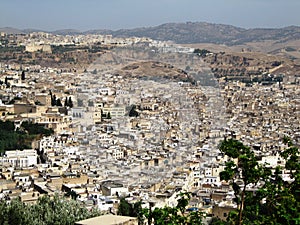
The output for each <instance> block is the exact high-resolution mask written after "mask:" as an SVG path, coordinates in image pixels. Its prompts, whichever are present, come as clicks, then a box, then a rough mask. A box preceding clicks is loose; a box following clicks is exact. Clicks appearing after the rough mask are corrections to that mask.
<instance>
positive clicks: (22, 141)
mask: <svg viewBox="0 0 300 225" xmlns="http://www.w3.org/2000/svg"><path fill="white" fill-rule="evenodd" d="M51 134H53V130H49V129H46V128H44V127H43V126H41V125H38V124H33V123H28V122H23V123H22V126H21V129H18V130H16V129H15V125H14V123H13V122H11V121H0V152H1V151H4V150H14V149H21V150H22V149H25V148H31V142H32V140H33V139H34V138H36V137H37V136H40V135H46V136H49V135H51Z"/></svg>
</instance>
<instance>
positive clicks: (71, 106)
mask: <svg viewBox="0 0 300 225" xmlns="http://www.w3.org/2000/svg"><path fill="white" fill-rule="evenodd" d="M68 106H69V107H70V108H73V101H72V98H71V97H69V100H68Z"/></svg>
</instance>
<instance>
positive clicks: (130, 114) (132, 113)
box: [129, 105, 139, 117]
mask: <svg viewBox="0 0 300 225" xmlns="http://www.w3.org/2000/svg"><path fill="white" fill-rule="evenodd" d="M129 116H130V117H138V116H139V113H138V112H137V111H136V106H135V105H133V106H132V107H131V109H130V111H129Z"/></svg>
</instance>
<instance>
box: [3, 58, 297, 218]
mask: <svg viewBox="0 0 300 225" xmlns="http://www.w3.org/2000/svg"><path fill="white" fill-rule="evenodd" d="M199 60H200V59H199ZM22 69H23V71H25V79H24V77H23V79H21V73H22V71H20V70H17V69H15V68H11V67H9V66H7V65H1V68H0V70H1V74H0V76H1V77H0V80H1V81H2V82H1V83H2V84H1V86H0V97H1V98H0V110H1V114H0V117H1V120H11V121H14V122H15V124H20V123H22V122H23V121H31V122H34V123H38V124H42V125H44V126H45V127H47V128H51V129H53V130H54V135H52V136H48V137H42V138H41V139H40V140H37V141H35V142H33V144H32V149H26V150H22V151H21V150H19V149H16V150H14V151H6V152H5V153H4V154H2V156H1V157H0V165H1V170H0V178H1V179H0V192H1V193H0V198H1V199H6V200H10V199H13V198H17V197H19V198H21V200H22V201H24V202H35V201H36V200H37V198H38V197H39V196H41V195H44V194H47V195H54V194H57V193H58V194H61V195H66V194H67V195H71V194H75V195H76V198H77V200H78V201H81V202H82V203H83V204H85V205H86V207H98V208H99V209H100V210H103V211H110V212H113V213H115V212H116V211H115V210H116V208H117V205H118V202H119V197H120V196H126V197H127V200H128V201H129V202H135V201H139V200H141V201H142V202H143V206H144V207H149V205H150V204H151V203H155V207H163V206H165V205H168V206H175V205H176V196H177V194H178V193H179V192H180V191H190V192H192V198H191V201H190V203H189V208H191V209H195V208H196V209H198V210H202V211H204V212H206V213H207V214H208V215H213V216H217V217H219V218H226V216H227V215H228V212H229V211H230V210H232V209H234V208H235V207H236V205H235V203H234V201H233V199H234V194H233V191H232V189H231V187H230V185H229V184H228V183H227V182H224V181H221V180H220V178H219V173H220V172H221V171H222V170H223V169H224V165H225V162H226V160H227V158H226V157H224V155H223V154H222V153H221V152H220V151H219V150H218V144H219V143H220V141H222V140H223V138H224V136H230V137H233V138H236V139H239V140H241V141H242V142H244V143H245V144H247V145H249V146H251V147H252V148H253V149H254V150H255V151H256V153H257V154H259V155H260V156H261V163H269V165H270V166H276V165H284V160H283V159H281V158H280V156H279V154H278V152H279V151H281V150H282V149H284V148H285V147H286V146H285V145H284V144H283V143H282V142H281V141H280V138H282V137H283V136H284V135H289V136H291V137H292V138H293V139H294V140H295V141H299V134H300V133H299V121H300V120H299V115H300V114H299V110H300V99H299V98H298V97H299V96H300V95H299V89H298V88H297V86H295V85H294V84H281V83H276V84H272V85H270V86H264V85H259V84H257V85H253V86H251V87H249V86H245V85H244V84H243V83H240V82H228V83H224V84H223V85H224V87H218V86H201V83H197V82H196V83H191V82H178V81H175V80H167V81H166V80H162V81H158V80H151V79H137V78H130V77H126V78H125V77H123V76H122V75H120V74H115V73H113V71H109V72H108V71H105V72H102V71H101V70H98V71H96V72H95V73H91V72H89V71H87V72H85V73H81V74H74V73H62V72H60V71H59V69H53V68H40V69H39V72H36V70H34V69H33V68H31V67H28V68H22ZM54 96H55V99H56V100H57V99H60V102H61V103H62V104H61V105H57V104H55V103H54V102H53V99H54ZM69 99H71V100H72V107H71V106H70V104H68V101H69ZM64 103H65V104H64ZM286 179H288V175H286Z"/></svg>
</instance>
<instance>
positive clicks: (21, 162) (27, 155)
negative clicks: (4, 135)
mask: <svg viewBox="0 0 300 225" xmlns="http://www.w3.org/2000/svg"><path fill="white" fill-rule="evenodd" d="M37 157H38V155H37V153H36V151H35V150H34V149H25V150H23V151H20V150H13V151H6V152H5V155H4V156H3V157H0V162H1V163H2V164H4V163H5V164H6V163H9V164H11V165H12V166H13V167H21V168H26V167H29V166H33V165H36V164H37Z"/></svg>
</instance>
